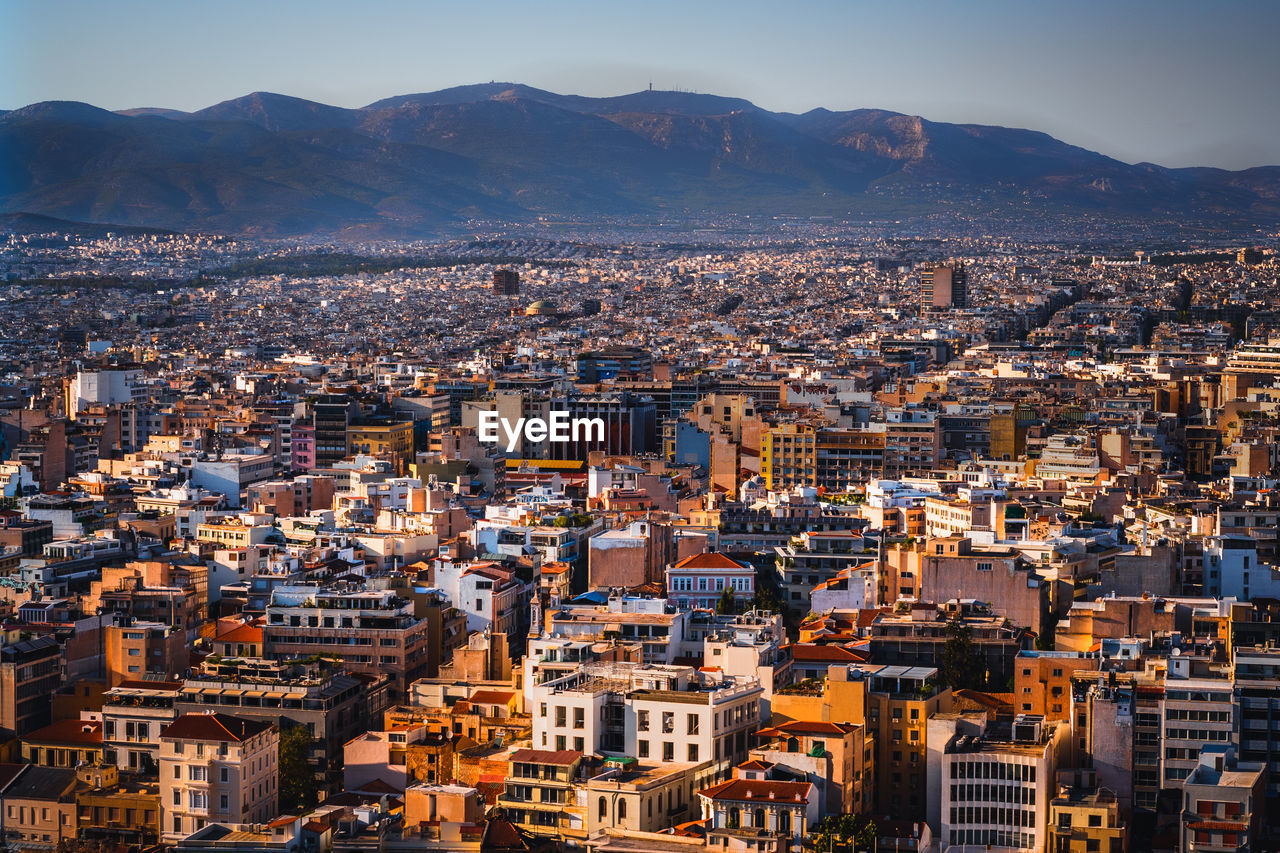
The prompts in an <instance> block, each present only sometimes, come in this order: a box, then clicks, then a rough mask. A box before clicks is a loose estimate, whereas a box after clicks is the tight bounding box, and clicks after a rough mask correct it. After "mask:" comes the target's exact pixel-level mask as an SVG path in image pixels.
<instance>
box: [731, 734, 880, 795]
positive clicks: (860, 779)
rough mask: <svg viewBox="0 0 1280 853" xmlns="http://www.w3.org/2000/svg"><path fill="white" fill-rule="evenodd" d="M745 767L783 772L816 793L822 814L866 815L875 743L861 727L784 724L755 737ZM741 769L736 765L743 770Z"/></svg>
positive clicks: (873, 768)
mask: <svg viewBox="0 0 1280 853" xmlns="http://www.w3.org/2000/svg"><path fill="white" fill-rule="evenodd" d="M756 737H758V738H760V739H761V741H762V743H761V745H760V746H758V747H756V748H755V749H753V750H751V757H752V759H754V760H753V761H751V762H749V764H751V765H761V766H768V767H779V766H780V767H785V768H787V769H788V770H789V771H791V772H792V773H793V774H802V775H803V777H804V778H806V779H808V780H809V781H810V782H812V783H813V784H814V785H815V786H816V787H817V788H818V796H819V801H820V802H821V803H822V807H823V811H824V812H825V813H829V814H867V813H869V812H870V811H871V794H872V790H871V780H872V778H873V777H874V773H875V759H874V754H875V739H874V737H872V735H871V733H870V732H869V731H868V730H867V729H866V727H865V726H862V725H859V724H857V723H833V722H825V721H811V720H789V721H787V722H784V723H779V724H778V725H776V726H771V727H769V728H765V729H761V730H760V731H759V732H757V733H756ZM745 767H747V765H740V769H741V768H745Z"/></svg>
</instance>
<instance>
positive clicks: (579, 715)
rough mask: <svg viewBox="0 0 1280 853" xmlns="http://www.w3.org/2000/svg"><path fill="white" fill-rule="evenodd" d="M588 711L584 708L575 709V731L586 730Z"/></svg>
mask: <svg viewBox="0 0 1280 853" xmlns="http://www.w3.org/2000/svg"><path fill="white" fill-rule="evenodd" d="M585 715H586V711H585V710H584V709H582V708H574V709H573V727H574V728H575V729H581V728H586V720H585Z"/></svg>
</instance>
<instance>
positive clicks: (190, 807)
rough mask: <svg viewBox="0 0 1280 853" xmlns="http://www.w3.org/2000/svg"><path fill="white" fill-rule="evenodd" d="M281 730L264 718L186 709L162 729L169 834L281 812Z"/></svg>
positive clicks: (163, 803)
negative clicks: (189, 712) (191, 712)
mask: <svg viewBox="0 0 1280 853" xmlns="http://www.w3.org/2000/svg"><path fill="white" fill-rule="evenodd" d="M279 746H280V735H279V732H278V731H277V729H276V727H275V726H274V725H272V724H271V723H269V722H266V721H265V720H252V719H247V718H243V717H233V716H231V715H229V714H220V713H203V714H183V715H182V716H180V717H178V718H177V719H175V720H174V721H173V722H172V723H170V724H169V725H168V726H167V727H166V728H165V729H164V731H163V732H161V734H160V808H161V810H162V817H161V825H162V827H163V830H164V838H165V840H167V841H169V842H173V841H178V840H180V839H182V838H184V837H186V836H187V835H190V834H191V833H193V832H195V831H197V830H199V829H201V828H203V827H204V826H205V825H206V824H209V823H223V824H227V823H240V824H243V823H266V822H267V821H269V820H270V819H271V818H273V817H275V816H276V802H277V799H278V796H279V791H278V790H277V788H276V784H277V776H278V773H277V769H278V768H277V763H278V759H279Z"/></svg>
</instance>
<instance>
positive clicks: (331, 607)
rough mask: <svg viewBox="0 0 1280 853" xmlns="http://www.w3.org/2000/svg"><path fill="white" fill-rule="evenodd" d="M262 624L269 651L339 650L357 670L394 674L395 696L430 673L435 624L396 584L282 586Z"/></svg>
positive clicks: (289, 654) (299, 654) (278, 656)
mask: <svg viewBox="0 0 1280 853" xmlns="http://www.w3.org/2000/svg"><path fill="white" fill-rule="evenodd" d="M266 610H267V614H266V615H267V621H266V625H264V626H263V629H262V642H263V646H264V652H265V655H266V657H268V658H272V659H275V660H287V659H290V658H303V657H312V656H317V655H322V656H333V657H338V658H341V659H343V660H344V661H345V662H346V665H347V666H348V668H350V669H351V670H353V671H355V672H358V673H364V674H368V675H373V676H377V675H379V674H382V673H386V674H387V675H388V676H390V678H391V681H392V684H391V691H392V696H393V698H399V697H404V696H407V695H408V693H407V691H408V689H409V684H411V683H412V682H413V681H415V680H417V679H419V678H425V677H426V676H427V664H428V660H429V654H428V650H427V642H428V639H429V635H430V632H429V625H428V623H427V621H426V620H425V619H418V618H416V617H415V616H414V613H413V602H412V601H409V600H407V599H404V598H400V597H398V596H397V595H396V594H395V593H394V592H392V591H391V590H366V589H355V588H346V587H321V586H314V585H308V586H279V587H276V588H275V589H273V590H272V591H271V599H270V602H269V603H268V605H267V608H266Z"/></svg>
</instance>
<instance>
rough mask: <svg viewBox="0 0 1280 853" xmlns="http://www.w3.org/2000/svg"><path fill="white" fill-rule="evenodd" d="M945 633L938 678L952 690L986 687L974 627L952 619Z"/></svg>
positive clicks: (939, 660) (939, 659)
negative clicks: (945, 637)
mask: <svg viewBox="0 0 1280 853" xmlns="http://www.w3.org/2000/svg"><path fill="white" fill-rule="evenodd" d="M945 633H946V635H947V642H946V644H945V645H943V647H942V654H941V655H940V656H939V658H938V680H939V681H941V682H942V683H943V684H946V685H947V686H948V687H950V688H951V689H952V690H960V689H963V688H967V689H970V690H982V689H983V688H984V687H986V678H984V676H983V667H982V661H981V660H980V659H979V658H978V656H977V655H976V653H975V652H976V650H975V649H974V647H973V629H972V628H970V627H969V626H968V625H966V624H964V623H963V622H961V621H960V620H959V619H952V620H951V621H950V622H948V623H947V627H946V629H945Z"/></svg>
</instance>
